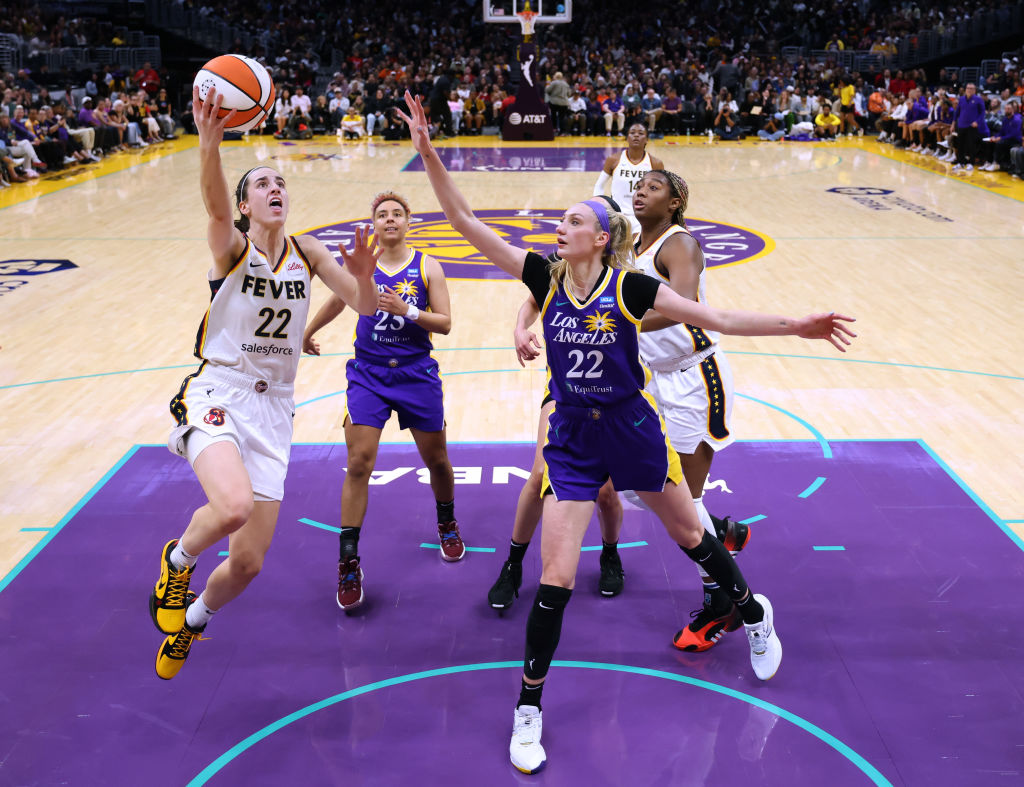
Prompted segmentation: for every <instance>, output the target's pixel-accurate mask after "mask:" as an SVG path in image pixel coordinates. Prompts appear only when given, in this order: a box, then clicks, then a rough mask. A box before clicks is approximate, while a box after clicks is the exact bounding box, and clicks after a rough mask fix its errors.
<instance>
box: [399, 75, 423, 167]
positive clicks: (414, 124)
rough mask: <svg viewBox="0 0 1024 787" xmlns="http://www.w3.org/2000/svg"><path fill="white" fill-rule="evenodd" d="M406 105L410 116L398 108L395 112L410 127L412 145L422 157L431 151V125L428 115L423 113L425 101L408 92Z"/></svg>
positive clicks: (406, 93) (406, 92)
mask: <svg viewBox="0 0 1024 787" xmlns="http://www.w3.org/2000/svg"><path fill="white" fill-rule="evenodd" d="M405 105H406V106H407V107H408V108H409V114H408V115H407V114H405V113H404V112H403V111H402V110H401V109H399V108H398V107H395V112H397V113H398V116H399V117H400V118H402V120H403V121H405V125H407V126H408V127H409V134H410V136H411V137H412V145H413V147H414V148H416V150H417V152H418V153H420V155H422V154H424V153H426V152H427V151H428V150H430V123H429V122H428V121H427V113H426V112H424V111H423V99H422V97H421V96H416V97H415V98H413V95H412V93H410V92H409V91H408V90H406V91H405Z"/></svg>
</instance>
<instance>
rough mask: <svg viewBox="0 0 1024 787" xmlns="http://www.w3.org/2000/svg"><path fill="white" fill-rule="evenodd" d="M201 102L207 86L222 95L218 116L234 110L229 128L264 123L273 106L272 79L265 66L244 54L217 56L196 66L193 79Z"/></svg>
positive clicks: (232, 129)
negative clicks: (198, 66)
mask: <svg viewBox="0 0 1024 787" xmlns="http://www.w3.org/2000/svg"><path fill="white" fill-rule="evenodd" d="M192 84H193V85H195V86H196V87H198V88H199V99H200V101H205V100H206V94H207V93H208V92H209V90H210V88H211V87H212V88H214V89H215V90H216V91H217V95H219V96H223V97H224V103H223V104H221V109H220V113H219V116H220V117H224V116H225V115H227V114H228V113H229V112H230V111H231V110H232V109H234V110H236V114H235V116H234V117H233V118H232V119H231V124H230V125H229V126H226V127H225V128H226V130H228V131H248V130H249V129H251V128H256V126H258V125H259V124H260V123H262V122H263V120H264V118H266V116H267V114H268V113H269V112H270V110H271V108H272V107H273V106H274V82H273V80H272V79H271V78H270V74H269V73H268V72H267V69H266V68H264V67H263V66H262V65H261V64H260V63H257V62H256V61H255V60H253V59H252V58H250V57H245V56H244V55H220V56H219V57H215V58H214V59H213V60H211V61H210V62H208V63H207V64H206V65H204V66H203V67H202V68H201V69H199V73H198V74H196V78H195V79H194V80H193V82H192Z"/></svg>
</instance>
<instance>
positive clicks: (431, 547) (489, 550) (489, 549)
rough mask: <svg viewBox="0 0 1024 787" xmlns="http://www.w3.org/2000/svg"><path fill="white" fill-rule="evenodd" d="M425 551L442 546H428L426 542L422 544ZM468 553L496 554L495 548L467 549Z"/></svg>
mask: <svg viewBox="0 0 1024 787" xmlns="http://www.w3.org/2000/svg"><path fill="white" fill-rule="evenodd" d="M420 546H421V547H423V548H424V549H440V548H441V545H440V544H428V543H426V542H424V543H422V544H420ZM466 551H467V552H494V551H495V549H494V547H466Z"/></svg>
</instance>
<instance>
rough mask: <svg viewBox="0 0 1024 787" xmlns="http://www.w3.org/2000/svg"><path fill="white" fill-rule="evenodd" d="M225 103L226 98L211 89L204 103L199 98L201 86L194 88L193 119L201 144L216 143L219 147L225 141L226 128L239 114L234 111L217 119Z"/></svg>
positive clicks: (194, 86)
mask: <svg viewBox="0 0 1024 787" xmlns="http://www.w3.org/2000/svg"><path fill="white" fill-rule="evenodd" d="M223 103H224V96H220V95H217V90H216V89H215V88H213V87H211V88H210V89H209V91H207V93H206V101H202V100H200V98H199V86H198V85H193V86H192V117H193V119H194V120H195V124H196V131H198V132H199V141H200V142H204V141H207V142H216V143H217V144H218V145H219V144H220V142H221V140H223V139H224V128H225V126H227V124H228V122H229V121H230V120H231V119H232V118H233V117H234V116H235V115H236V114H238V113H237V112H235V110H233V109H232V110H231V111H230V112H228V114H226V115H225V116H224V117H222V118H221V117H217V113H218V112H220V108H221V105H222V104H223Z"/></svg>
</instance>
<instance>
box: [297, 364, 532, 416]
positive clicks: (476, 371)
mask: <svg viewBox="0 0 1024 787" xmlns="http://www.w3.org/2000/svg"><path fill="white" fill-rule="evenodd" d="M521 371H523V370H522V369H471V370H469V371H465V372H442V373H441V379H447V378H448V377H459V376H460V375H465V374H507V373H508V372H521ZM538 371H539V370H538ZM345 390H346V389H344V388H342V389H341V390H340V391H332V392H331V393H329V394H324V395H323V396H317V397H314V398H313V399H307V400H306V401H304V402H299V403H298V404H297V405H295V409H296V410H298V409H299V408H300V407H305V406H306V405H307V404H313V403H314V402H319V401H321V400H322V399H330V398H331V397H332V396H340V395H341V394H343V393H345Z"/></svg>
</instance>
